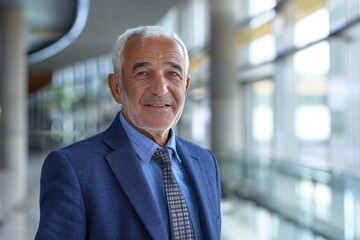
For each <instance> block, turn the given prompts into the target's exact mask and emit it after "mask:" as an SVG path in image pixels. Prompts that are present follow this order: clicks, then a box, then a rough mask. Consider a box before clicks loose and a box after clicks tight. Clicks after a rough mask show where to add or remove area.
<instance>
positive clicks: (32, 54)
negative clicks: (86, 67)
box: [0, 0, 176, 74]
mask: <svg viewBox="0 0 360 240" xmlns="http://www.w3.org/2000/svg"><path fill="white" fill-rule="evenodd" d="M0 1H1V0H0ZM3 1H4V0H3ZM5 1H6V0H5ZM8 1H11V0H8ZM175 1H176V0H151V1H150V0H60V1H59V0H18V2H22V5H23V6H24V9H25V22H26V27H25V28H26V40H25V42H26V48H27V52H28V53H29V54H28V57H29V59H28V60H29V61H28V62H29V72H30V73H31V74H38V73H41V72H48V71H52V70H54V69H57V68H61V67H64V66H68V65H70V64H73V63H76V62H78V61H82V60H85V59H88V58H91V57H96V56H99V55H102V54H104V53H110V52H111V50H112V47H113V45H114V43H115V41H116V39H117V37H118V35H119V34H120V33H122V32H123V31H124V30H126V29H127V28H130V27H136V26H139V25H150V24H156V23H157V22H158V21H159V20H160V19H161V18H162V17H163V16H164V15H165V13H166V12H167V10H168V9H169V8H170V7H171V6H172V5H173V4H174V3H175ZM12 2H14V1H12Z"/></svg>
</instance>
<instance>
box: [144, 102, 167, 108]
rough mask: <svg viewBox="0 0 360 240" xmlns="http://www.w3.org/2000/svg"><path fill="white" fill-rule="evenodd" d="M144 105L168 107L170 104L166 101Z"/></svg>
mask: <svg viewBox="0 0 360 240" xmlns="http://www.w3.org/2000/svg"><path fill="white" fill-rule="evenodd" d="M144 105H145V106H146V107H170V106H171V105H170V104H166V103H150V104H144Z"/></svg>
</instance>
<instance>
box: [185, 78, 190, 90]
mask: <svg viewBox="0 0 360 240" xmlns="http://www.w3.org/2000/svg"><path fill="white" fill-rule="evenodd" d="M190 82H191V76H190V75H188V76H187V77H186V79H185V94H187V93H188V91H189V87H190Z"/></svg>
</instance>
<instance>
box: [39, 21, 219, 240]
mask: <svg viewBox="0 0 360 240" xmlns="http://www.w3.org/2000/svg"><path fill="white" fill-rule="evenodd" d="M113 65H114V73H111V74H109V76H108V85H109V88H110V91H111V94H112V96H113V97H114V99H115V101H116V102H117V103H119V104H121V106H122V107H121V111H120V112H119V113H118V114H117V116H116V117H115V119H114V120H113V122H112V124H111V125H110V127H109V128H108V129H107V130H105V131H104V132H102V133H100V134H98V135H96V136H93V137H91V138H88V139H85V140H83V141H80V142H77V143H75V144H73V145H71V146H68V147H65V148H63V149H60V150H57V151H54V152H52V153H50V154H49V155H48V157H47V158H46V160H45V162H44V165H43V169H42V176H41V193H40V213H41V215H40V225H39V229H38V232H37V235H36V239H67V240H69V239H136V240H139V239H161V240H163V239H207V240H211V239H214V240H218V239H220V219H221V218H220V179H219V171H218V166H217V162H216V158H215V157H214V155H213V154H212V153H211V152H210V151H209V150H205V149H203V148H200V147H199V146H196V145H194V144H192V143H190V142H188V141H186V140H184V139H181V138H179V137H177V136H176V135H175V132H174V130H173V128H172V127H173V126H174V125H175V124H176V123H177V121H178V120H179V118H180V116H181V113H182V110H183V107H184V103H185V97H186V95H187V92H188V90H189V85H190V76H189V74H188V68H189V57H188V54H187V49H186V47H185V45H184V43H183V42H182V40H181V39H180V38H179V37H178V36H177V35H176V34H175V33H173V32H169V31H167V30H165V29H163V28H161V27H157V26H145V27H139V28H134V29H129V30H127V31H126V32H125V33H124V34H122V35H121V36H120V37H119V38H118V40H117V42H116V44H115V47H114V50H113Z"/></svg>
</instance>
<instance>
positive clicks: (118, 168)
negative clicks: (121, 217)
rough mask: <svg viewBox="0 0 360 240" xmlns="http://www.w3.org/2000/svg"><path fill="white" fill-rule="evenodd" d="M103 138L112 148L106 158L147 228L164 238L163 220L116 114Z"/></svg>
mask: <svg viewBox="0 0 360 240" xmlns="http://www.w3.org/2000/svg"><path fill="white" fill-rule="evenodd" d="M105 142H106V143H107V144H108V145H109V146H110V147H112V148H113V149H114V151H112V152H110V153H109V154H108V155H106V157H105V158H106V160H107V162H108V164H109V166H110V168H111V170H112V171H113V173H114V175H115V176H116V178H117V180H118V182H119V184H120V186H121V187H122V189H123V190H124V192H125V193H126V195H127V196H128V198H129V199H130V202H131V203H132V205H133V206H134V208H135V210H136V212H137V214H138V215H139V216H140V218H141V220H142V221H143V222H144V225H145V226H146V228H147V230H148V232H149V233H150V235H151V236H152V238H153V239H162V238H164V236H166V230H165V224H164V223H163V220H162V218H161V216H160V214H159V211H158V209H157V206H156V203H155V200H154V198H153V196H152V193H151V190H150V188H149V186H148V183H147V180H146V178H145V176H144V174H143V172H142V169H141V166H140V163H139V160H138V158H137V156H136V153H135V151H134V150H133V148H132V145H131V143H130V141H129V139H128V137H127V135H126V133H125V131H124V129H123V128H122V126H121V123H120V120H119V118H118V117H116V118H115V120H114V122H113V124H112V125H111V126H110V127H109V129H108V130H107V136H106V137H105Z"/></svg>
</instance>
